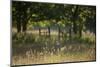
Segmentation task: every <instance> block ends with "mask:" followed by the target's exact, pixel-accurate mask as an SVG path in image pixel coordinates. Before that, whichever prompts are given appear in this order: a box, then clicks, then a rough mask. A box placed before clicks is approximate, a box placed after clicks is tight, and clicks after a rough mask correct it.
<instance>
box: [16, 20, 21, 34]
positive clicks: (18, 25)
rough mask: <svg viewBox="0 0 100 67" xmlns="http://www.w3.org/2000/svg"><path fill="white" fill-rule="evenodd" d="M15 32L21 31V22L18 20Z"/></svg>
mask: <svg viewBox="0 0 100 67" xmlns="http://www.w3.org/2000/svg"><path fill="white" fill-rule="evenodd" d="M17 32H18V33H19V32H21V22H20V20H18V21H17Z"/></svg>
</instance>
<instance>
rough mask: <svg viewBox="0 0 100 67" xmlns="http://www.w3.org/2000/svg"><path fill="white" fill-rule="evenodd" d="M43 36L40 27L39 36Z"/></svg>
mask: <svg viewBox="0 0 100 67" xmlns="http://www.w3.org/2000/svg"><path fill="white" fill-rule="evenodd" d="M40 35H41V28H40V27H39V36H40Z"/></svg>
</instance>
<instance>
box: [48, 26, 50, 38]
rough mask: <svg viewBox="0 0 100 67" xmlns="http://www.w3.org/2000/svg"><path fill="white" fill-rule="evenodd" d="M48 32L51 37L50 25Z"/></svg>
mask: <svg viewBox="0 0 100 67" xmlns="http://www.w3.org/2000/svg"><path fill="white" fill-rule="evenodd" d="M48 33H49V37H50V27H48Z"/></svg>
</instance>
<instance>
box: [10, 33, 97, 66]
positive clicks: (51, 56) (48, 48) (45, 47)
mask: <svg viewBox="0 0 100 67" xmlns="http://www.w3.org/2000/svg"><path fill="white" fill-rule="evenodd" d="M88 35H89V36H88ZM12 39H13V40H12V65H27V64H45V63H60V62H77V61H94V60H96V56H95V55H96V53H95V50H96V43H95V37H94V36H93V35H92V34H91V35H90V34H83V37H82V38H81V39H78V38H77V37H75V38H72V40H71V41H69V39H68V38H64V37H63V38H61V39H60V40H58V38H57V35H51V37H46V36H44V35H43V36H38V34H34V33H32V32H31V33H27V34H17V35H13V38H12ZM57 43H59V45H57Z"/></svg>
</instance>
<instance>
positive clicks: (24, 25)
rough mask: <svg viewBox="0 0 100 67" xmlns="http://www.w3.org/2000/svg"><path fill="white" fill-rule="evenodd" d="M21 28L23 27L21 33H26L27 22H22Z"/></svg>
mask: <svg viewBox="0 0 100 67" xmlns="http://www.w3.org/2000/svg"><path fill="white" fill-rule="evenodd" d="M22 26H23V29H22V31H23V32H26V30H27V22H26V21H25V22H23V24H22Z"/></svg>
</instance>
